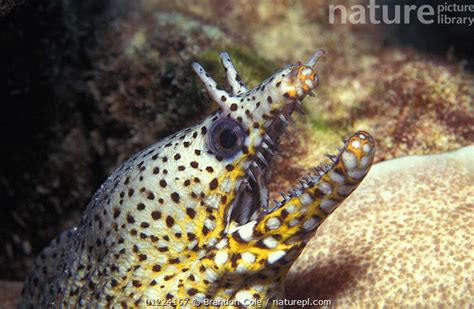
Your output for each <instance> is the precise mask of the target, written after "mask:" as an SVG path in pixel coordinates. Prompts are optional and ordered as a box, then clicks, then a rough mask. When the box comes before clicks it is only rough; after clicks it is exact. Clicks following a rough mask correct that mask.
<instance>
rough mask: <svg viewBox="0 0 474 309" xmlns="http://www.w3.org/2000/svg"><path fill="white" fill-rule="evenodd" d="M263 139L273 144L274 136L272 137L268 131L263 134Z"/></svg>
mask: <svg viewBox="0 0 474 309" xmlns="http://www.w3.org/2000/svg"><path fill="white" fill-rule="evenodd" d="M263 140H264V141H265V142H267V144H269V145H273V144H274V143H273V141H272V138H271V137H270V135H268V134H267V133H265V135H264V136H263Z"/></svg>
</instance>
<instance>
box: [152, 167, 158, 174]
mask: <svg viewBox="0 0 474 309" xmlns="http://www.w3.org/2000/svg"><path fill="white" fill-rule="evenodd" d="M159 172H160V168H159V167H156V166H155V168H153V174H155V175H156V174H158V173H159Z"/></svg>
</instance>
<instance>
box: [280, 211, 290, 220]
mask: <svg viewBox="0 0 474 309" xmlns="http://www.w3.org/2000/svg"><path fill="white" fill-rule="evenodd" d="M288 215H289V213H288V211H287V210H286V209H283V210H282V211H281V217H282V218H283V219H285V218H286V217H288Z"/></svg>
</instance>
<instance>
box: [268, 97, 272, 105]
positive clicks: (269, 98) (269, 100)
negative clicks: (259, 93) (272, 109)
mask: <svg viewBox="0 0 474 309" xmlns="http://www.w3.org/2000/svg"><path fill="white" fill-rule="evenodd" d="M267 101H268V103H270V104H272V103H273V99H272V97H271V96H268V97H267Z"/></svg>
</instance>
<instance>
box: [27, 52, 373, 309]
mask: <svg viewBox="0 0 474 309" xmlns="http://www.w3.org/2000/svg"><path fill="white" fill-rule="evenodd" d="M323 54H324V52H323V51H322V50H320V51H317V52H316V53H315V54H314V55H313V56H312V57H311V58H310V59H309V61H308V62H307V63H305V64H302V63H296V64H293V65H289V66H287V67H285V68H283V69H280V70H279V71H277V72H275V73H274V74H273V75H272V76H270V77H269V78H268V79H266V80H265V81H263V82H262V83H260V84H259V85H258V86H256V87H255V88H253V89H249V88H248V87H247V86H246V85H245V84H244V83H243V82H242V81H241V79H240V77H239V75H238V73H237V71H236V69H235V67H234V65H233V63H232V61H231V59H230V57H229V55H228V54H227V53H225V52H223V53H221V54H220V57H221V61H222V64H223V66H224V68H225V71H226V74H227V79H228V81H229V84H230V91H226V90H223V89H221V88H219V87H218V86H217V84H216V82H215V81H214V80H213V79H212V78H211V77H210V76H209V75H208V74H207V73H206V71H205V70H204V69H203V68H202V67H201V66H200V65H199V64H197V63H194V64H193V68H194V70H195V71H196V73H197V74H198V76H199V77H200V79H201V80H202V82H203V83H204V85H205V87H206V89H207V92H208V94H209V96H210V98H211V99H212V100H213V101H214V102H216V103H217V104H218V105H219V107H220V108H219V109H218V110H217V111H215V112H214V113H213V114H211V115H210V116H208V117H207V118H205V119H204V120H203V121H202V122H200V123H198V124H196V125H195V126H193V127H190V128H186V129H184V130H182V131H180V132H177V133H175V134H173V135H171V136H169V137H167V138H165V139H163V140H161V141H159V142H157V143H156V144H154V145H151V146H149V147H148V148H146V149H144V150H142V151H141V152H139V153H137V154H136V155H134V156H133V157H132V158H130V159H129V160H128V161H127V162H125V163H124V164H123V165H122V166H120V167H119V168H118V169H117V170H116V171H115V172H114V173H113V174H112V175H111V176H110V177H109V178H108V179H107V180H106V181H105V183H104V184H103V185H102V186H101V187H100V188H99V190H98V191H97V192H96V193H95V195H94V196H93V197H92V199H91V201H90V203H89V205H88V206H87V208H86V210H85V212H84V214H83V216H82V218H81V222H80V223H79V224H78V225H77V227H75V228H73V229H71V230H69V231H66V232H64V233H63V234H61V235H60V236H59V237H58V238H56V239H55V240H53V241H52V242H51V244H50V245H49V246H48V247H46V248H45V249H44V250H43V251H42V252H41V253H40V255H39V256H38V258H37V260H36V263H35V268H34V270H33V272H32V273H31V275H30V276H29V277H28V278H27V280H26V282H25V286H24V289H23V292H22V298H21V301H20V308H50V307H54V308H82V307H85V308H102V307H112V308H130V307H144V308H146V307H149V306H165V307H184V308H186V307H188V308H191V307H196V306H197V305H199V304H202V305H206V306H212V305H219V303H218V302H219V301H229V302H230V303H227V305H229V306H256V307H272V306H274V304H273V303H272V301H273V300H279V299H282V298H283V297H284V295H283V284H284V280H285V276H286V274H287V272H288V270H289V268H290V266H291V265H292V263H293V262H294V261H295V260H296V258H297V257H298V255H299V254H300V253H301V251H302V249H303V248H304V246H305V244H306V243H307V241H308V239H309V238H311V237H312V236H313V235H314V233H315V231H316V229H317V228H318V226H319V225H320V224H321V223H322V222H323V221H324V220H325V219H326V218H327V217H328V216H329V215H330V214H331V213H332V212H333V211H334V209H335V208H336V207H337V206H338V205H339V204H340V203H341V202H342V201H343V200H344V199H345V198H346V197H347V196H348V195H349V194H350V193H351V192H352V191H353V190H354V189H355V188H356V187H357V186H358V185H359V183H360V182H361V181H362V180H363V178H364V177H365V175H366V174H367V173H368V171H369V169H370V167H371V165H372V161H373V158H374V153H375V141H374V139H373V137H372V136H371V135H369V134H368V133H367V132H364V131H358V132H355V133H354V134H352V135H351V136H349V137H348V138H347V140H345V142H344V144H343V146H342V148H341V149H340V150H339V151H338V153H337V154H336V155H334V156H330V159H331V161H330V163H328V164H324V165H321V166H319V167H318V168H315V169H314V170H312V171H311V172H309V173H308V175H307V176H305V177H303V178H302V179H300V183H299V184H298V185H296V186H295V187H294V188H292V189H290V190H288V191H287V192H286V193H283V194H282V198H281V199H280V200H278V201H275V200H272V201H269V199H268V191H267V189H266V184H267V183H268V182H270V181H271V170H272V167H271V166H272V164H273V163H272V162H273V158H274V156H275V153H276V148H277V147H278V143H279V140H280V136H281V135H282V133H284V132H285V129H286V127H287V124H288V121H289V120H290V117H291V114H292V112H293V111H295V110H300V109H301V100H302V99H303V98H304V97H305V96H306V95H308V94H312V91H313V90H314V89H315V88H316V87H317V86H318V84H319V80H318V76H317V74H316V71H315V65H316V62H317V60H318V59H319V58H320V57H321V56H322V55H323ZM212 301H214V303H212ZM222 304H224V303H221V304H220V305H222Z"/></svg>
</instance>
